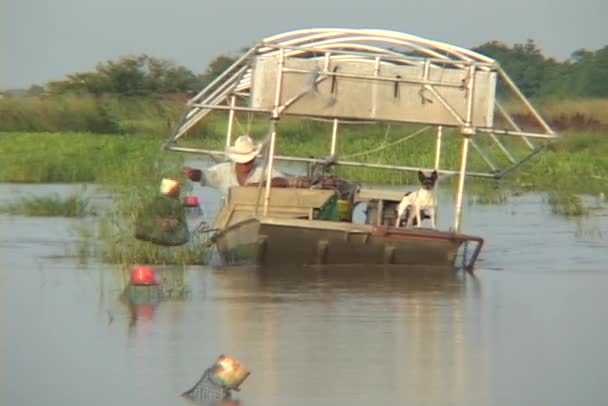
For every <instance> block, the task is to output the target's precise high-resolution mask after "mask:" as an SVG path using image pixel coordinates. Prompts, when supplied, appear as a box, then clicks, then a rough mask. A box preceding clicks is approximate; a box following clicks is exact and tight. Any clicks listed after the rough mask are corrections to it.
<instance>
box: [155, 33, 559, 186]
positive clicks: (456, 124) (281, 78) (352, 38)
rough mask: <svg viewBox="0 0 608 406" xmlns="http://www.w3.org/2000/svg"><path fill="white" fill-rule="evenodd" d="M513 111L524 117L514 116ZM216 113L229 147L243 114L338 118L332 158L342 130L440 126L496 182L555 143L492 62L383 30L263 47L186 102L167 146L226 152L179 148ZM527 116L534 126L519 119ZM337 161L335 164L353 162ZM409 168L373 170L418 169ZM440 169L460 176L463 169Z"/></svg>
mask: <svg viewBox="0 0 608 406" xmlns="http://www.w3.org/2000/svg"><path fill="white" fill-rule="evenodd" d="M516 104H517V105H518V106H519V107H518V109H517V115H515V114H513V113H512V112H510V111H509V107H511V106H513V105H516ZM218 110H219V111H222V110H223V111H228V112H229V113H230V114H229V118H228V120H229V123H228V133H227V141H226V142H227V144H228V143H229V142H230V140H231V137H232V134H231V133H232V121H233V120H234V116H235V114H237V113H241V114H242V113H246V114H250V113H261V114H267V115H268V119H269V121H272V122H273V123H274V124H273V126H274V125H276V120H277V119H279V118H280V117H281V116H283V115H296V116H301V117H309V118H317V119H318V118H321V119H327V120H332V121H333V122H334V131H333V133H332V135H331V136H332V150H331V151H329V152H330V155H332V156H334V155H335V140H336V138H337V136H338V128H339V125H343V124H345V123H349V122H357V121H365V122H398V123H416V124H426V125H431V126H435V127H438V128H439V132H438V134H440V133H441V128H442V127H453V128H459V129H460V132H461V133H462V134H463V136H464V138H466V139H467V143H468V142H469V141H470V143H471V146H472V147H473V148H474V150H475V151H476V152H477V153H478V154H479V155H480V156H481V158H483V160H484V161H485V162H486V163H487V164H488V170H487V171H485V172H483V171H482V172H475V173H473V172H467V174H468V175H473V176H484V177H492V178H500V177H501V176H503V175H504V174H506V173H508V172H510V171H511V170H513V169H515V168H517V167H518V166H519V165H521V164H522V163H523V162H525V161H526V160H527V159H528V158H530V157H531V156H533V155H534V154H536V153H537V152H539V151H540V150H541V149H542V147H543V145H544V144H545V142H544V141H546V140H548V139H553V138H555V137H556V134H555V133H554V132H553V130H552V129H551V128H550V127H549V125H548V124H547V123H546V122H545V121H544V120H543V118H542V117H541V115H540V114H539V113H538V112H536V110H535V109H534V107H533V106H532V105H531V104H530V102H529V101H528V100H527V99H526V98H525V96H524V95H523V94H522V93H521V92H520V91H519V89H518V88H517V86H516V85H515V84H514V83H513V81H512V80H511V79H510V78H509V76H508V75H507V74H506V73H505V72H504V71H503V70H502V69H501V67H500V65H499V64H498V63H497V62H496V61H494V60H493V59H492V58H489V57H487V56H485V55H482V54H479V53H477V52H474V51H471V50H467V49H464V48H461V47H457V46H454V45H450V44H447V43H443V42H439V41H433V40H428V39H424V38H421V37H417V36H414V35H410V34H405V33H399V32H395V31H388V30H378V29H336V28H329V29H304V30H296V31H290V32H286V33H282V34H278V35H274V36H271V37H268V38H265V39H263V40H262V41H260V42H259V43H258V44H256V45H255V46H254V47H252V48H251V49H250V50H249V51H247V52H246V53H245V54H243V55H242V56H241V57H240V58H239V59H238V60H237V61H236V62H235V63H234V64H233V65H232V66H230V67H229V68H228V69H226V70H225V71H224V72H223V73H222V74H221V75H220V76H219V77H218V78H217V79H215V80H214V81H213V82H212V83H210V84H209V85H208V86H206V87H205V88H204V89H202V90H201V91H200V92H199V93H198V94H196V95H195V96H194V97H193V98H192V99H191V100H189V102H188V110H187V111H186V113H185V114H184V116H183V118H182V121H181V122H180V123H179V125H178V127H177V128H176V129H175V131H174V132H173V133H172V134H171V136H170V138H169V140H168V142H167V144H166V148H167V149H169V150H174V151H182V152H195V153H212V154H221V153H222V152H223V151H211V150H208V149H202V148H201V149H199V148H185V147H182V146H179V145H178V141H179V140H180V138H182V137H183V136H185V135H186V134H187V133H188V131H189V130H190V129H191V128H192V127H193V126H194V125H195V124H197V123H198V122H200V121H201V120H203V119H204V118H205V117H206V116H207V115H208V114H209V113H211V112H213V111H218ZM521 116H525V117H526V118H527V119H526V120H523V121H522V120H519V117H521ZM273 128H274V127H273ZM275 129H276V128H275ZM482 134H486V136H488V137H490V143H491V144H492V149H493V150H498V151H499V153H501V154H503V158H505V157H506V158H507V159H506V160H507V162H508V164H507V165H504V164H503V165H498V164H496V163H495V162H493V159H492V154H491V153H488V152H487V151H485V150H484V148H485V147H487V144H483V143H481V142H480V143H477V142H475V139H477V138H478V137H479V136H480V135H482ZM504 137H506V138H508V139H516V140H519V141H521V142H522V144H523V145H525V148H526V150H527V153H524V154H523V155H522V153H521V151H519V152H517V153H516V152H514V151H511V150H510V147H509V146H508V145H507V143H506V142H505V141H504V139H505V138H504ZM438 142H439V144H440V135H438ZM484 145H485V147H484ZM438 151H439V148H438ZM438 153H439V152H438ZM276 158H277V159H288V157H278V156H277V157H276ZM335 158H336V159H337V162H338V163H344V164H347V165H350V164H355V163H353V162H340V160H339V159H340V157H339V156H338V157H335ZM311 160H312V161H315V160H314V159H311ZM438 161H439V159H437V160H436V162H438ZM406 164H407V163H404V166H395V165H376V166H373V165H372V166H371V167H379V168H380V167H387V168H389V169H402V170H416V169H419V168H414V167H410V166H405V165H406ZM436 165H437V164H436ZM367 166H370V165H369V164H367ZM426 169H428V168H426ZM439 171H440V172H442V173H457V172H458V170H457V169H456V168H439Z"/></svg>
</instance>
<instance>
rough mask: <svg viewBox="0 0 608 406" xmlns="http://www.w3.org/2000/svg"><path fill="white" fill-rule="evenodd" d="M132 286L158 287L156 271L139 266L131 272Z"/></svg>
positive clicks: (148, 267) (146, 266) (145, 266)
mask: <svg viewBox="0 0 608 406" xmlns="http://www.w3.org/2000/svg"><path fill="white" fill-rule="evenodd" d="M129 283H130V284H131V285H136V286H150V285H156V271H155V270H154V268H152V267H151V266H148V265H139V266H136V267H135V268H133V269H132V270H131V279H130V281H129Z"/></svg>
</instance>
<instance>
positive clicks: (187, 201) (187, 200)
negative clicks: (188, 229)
mask: <svg viewBox="0 0 608 406" xmlns="http://www.w3.org/2000/svg"><path fill="white" fill-rule="evenodd" d="M199 204H200V202H199V200H198V196H186V197H184V206H186V207H198V206H199Z"/></svg>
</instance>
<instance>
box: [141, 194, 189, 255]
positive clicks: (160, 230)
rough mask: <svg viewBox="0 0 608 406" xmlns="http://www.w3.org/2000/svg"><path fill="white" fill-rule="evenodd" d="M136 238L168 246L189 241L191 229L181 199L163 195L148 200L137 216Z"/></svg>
mask: <svg viewBox="0 0 608 406" xmlns="http://www.w3.org/2000/svg"><path fill="white" fill-rule="evenodd" d="M135 238H137V239H139V240H143V241H149V242H151V243H154V244H158V245H166V246H176V245H182V244H185V243H187V242H188V241H189V240H190V231H189V230H188V222H187V220H186V215H185V210H184V207H183V205H182V203H181V202H180V201H179V199H176V198H171V197H167V196H164V195H161V196H156V197H155V198H153V199H151V200H150V201H149V202H147V203H146V204H145V205H144V207H143V209H142V210H141V211H140V212H139V213H137V216H136V218H135Z"/></svg>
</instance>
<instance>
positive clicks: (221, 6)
mask: <svg viewBox="0 0 608 406" xmlns="http://www.w3.org/2000/svg"><path fill="white" fill-rule="evenodd" d="M606 16H608V0H503V1H496V0H415V1H413V0H371V1H370V0H368V1H365V0H301V1H290V0H249V1H245V0H242V1H236V0H214V1H209V0H0V89H13V88H27V87H29V86H30V85H32V84H44V83H46V82H47V81H49V80H58V79H62V78H64V77H65V75H67V74H70V73H75V72H85V71H92V70H94V69H95V65H96V64H97V63H98V62H100V61H107V60H115V59H118V58H120V57H122V56H127V55H135V54H141V53H145V54H148V55H150V56H154V57H158V58H163V59H169V60H172V61H173V62H175V63H176V64H178V65H183V66H185V67H187V68H188V69H190V70H192V71H193V72H195V73H202V72H203V71H205V69H206V67H207V65H208V64H209V62H210V61H211V60H212V59H213V58H215V57H216V56H218V55H220V54H222V53H226V54H229V55H235V54H236V53H238V51H239V50H240V49H242V48H243V47H249V46H251V45H253V44H255V43H256V42H257V41H259V40H261V39H263V38H265V37H268V36H271V35H275V34H278V33H282V32H286V31H291V30H296V29H302V28H378V29H388V30H395V31H400V32H404V33H408V34H413V35H417V36H420V37H424V38H428V39H434V40H439V41H442V42H447V43H450V44H454V45H458V46H462V47H465V48H471V47H474V46H477V45H481V44H483V43H485V42H488V41H491V40H497V41H502V42H504V43H507V44H509V45H512V44H514V43H524V42H526V41H527V40H528V39H533V40H535V41H536V42H537V44H538V45H539V47H540V48H541V49H542V50H543V53H544V54H545V55H546V56H550V57H554V58H557V59H559V60H563V59H565V58H567V57H568V56H569V55H570V54H571V53H572V52H573V51H575V50H577V49H581V48H586V49H593V50H595V49H599V48H602V47H604V46H606V45H608V25H606Z"/></svg>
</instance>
